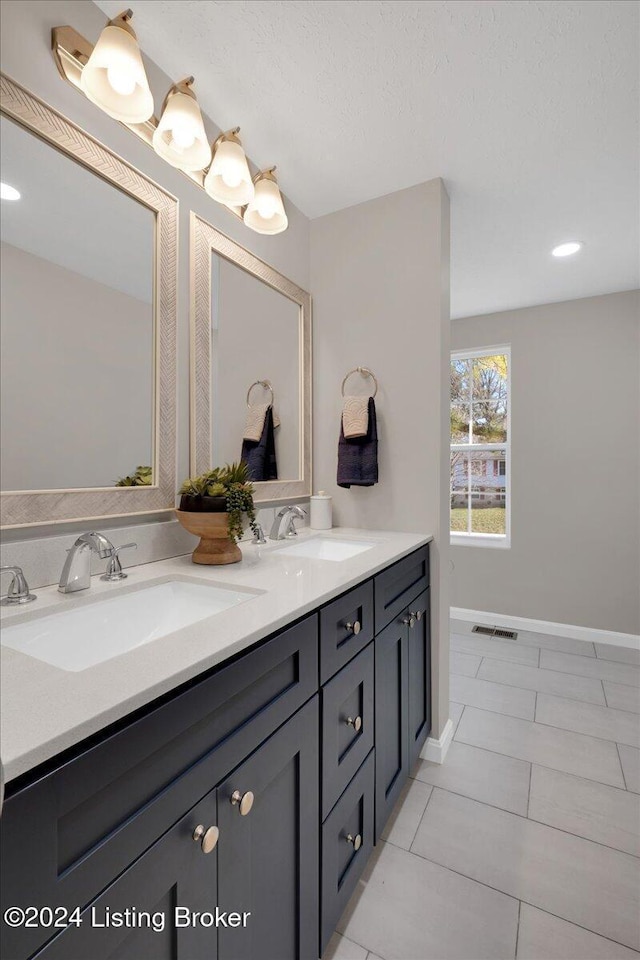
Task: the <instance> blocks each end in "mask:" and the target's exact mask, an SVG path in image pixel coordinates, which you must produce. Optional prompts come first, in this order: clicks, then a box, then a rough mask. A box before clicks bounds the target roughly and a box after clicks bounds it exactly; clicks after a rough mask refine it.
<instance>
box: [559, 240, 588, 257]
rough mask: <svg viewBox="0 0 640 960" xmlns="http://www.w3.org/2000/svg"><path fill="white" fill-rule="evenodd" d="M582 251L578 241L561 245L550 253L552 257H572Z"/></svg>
mask: <svg viewBox="0 0 640 960" xmlns="http://www.w3.org/2000/svg"><path fill="white" fill-rule="evenodd" d="M580 250H582V244H581V243H580V242H579V241H578V240H570V241H569V242H568V243H561V244H559V245H558V246H557V247H554V248H553V250H552V251H551V256H552V257H572V256H573V255H574V253H578V251H580Z"/></svg>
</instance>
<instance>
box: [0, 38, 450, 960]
mask: <svg viewBox="0 0 640 960" xmlns="http://www.w3.org/2000/svg"><path fill="white" fill-rule="evenodd" d="M80 39H82V38H80ZM76 67H77V71H78V74H79V73H80V72H81V71H82V70H83V63H82V61H81V60H78V61H77V64H76ZM0 113H1V118H0V128H1V132H2V160H3V179H4V178H5V177H8V178H9V181H10V182H11V183H12V184H14V186H15V187H16V193H17V194H18V196H20V192H21V191H23V193H24V197H25V202H22V203H21V202H19V201H16V203H15V204H14V205H13V206H12V207H11V208H10V209H9V208H8V207H7V208H6V209H5V207H4V206H3V223H2V236H1V238H0V239H2V253H3V256H2V262H3V268H4V272H3V277H2V283H3V297H4V298H5V299H6V309H5V306H4V300H3V316H2V335H3V351H2V371H1V373H2V377H0V381H1V383H2V387H1V396H0V400H1V401H2V402H1V403H0V410H1V411H2V414H1V416H2V423H1V424H0V427H1V428H2V434H3V456H2V458H1V461H0V464H1V466H0V473H1V476H0V488H1V489H2V493H1V494H0V527H1V528H2V532H3V539H4V541H5V542H4V543H3V551H6V552H4V553H3V562H6V563H8V564H10V565H11V570H12V571H13V573H14V579H13V582H12V583H11V584H10V585H9V587H8V590H9V594H10V598H9V599H13V600H16V599H22V598H26V597H27V594H28V593H29V588H28V586H27V584H26V581H25V580H24V578H22V574H21V573H20V572H18V568H17V567H16V566H15V564H24V567H25V572H26V573H27V579H28V580H31V581H32V583H31V586H32V588H33V590H34V592H35V593H36V594H37V599H36V600H34V601H32V602H29V603H26V604H24V605H22V604H19V603H14V604H12V605H11V606H7V607H2V627H3V630H2V648H1V652H2V671H1V681H2V711H3V716H2V731H1V743H0V750H1V757H2V764H3V766H4V780H5V784H6V790H5V797H4V804H3V808H2V815H1V817H0V839H1V841H2V865H1V871H2V884H1V890H2V914H3V918H4V922H3V925H2V942H1V949H2V956H3V957H4V958H6V960H27V958H36V957H37V958H38V960H54V958H57V960H161V958H173V960H205V958H206V960H216V958H218V960H317V958H318V957H319V956H320V955H321V953H322V951H323V949H324V947H325V945H326V943H327V941H328V940H329V938H330V936H331V934H332V933H333V931H334V929H335V927H336V924H337V922H338V920H339V918H340V915H341V913H342V912H343V910H344V908H345V905H346V903H347V901H348V899H349V897H350V895H351V894H352V893H353V891H354V889H355V887H356V885H357V882H358V878H359V877H360V876H361V874H362V870H363V869H364V866H365V864H366V863H367V860H368V858H369V856H370V854H371V852H372V850H373V847H374V845H375V843H376V841H377V839H378V838H379V837H380V834H381V831H382V829H383V827H384V824H385V822H386V820H387V818H388V816H389V814H390V811H391V809H392V807H393V805H394V803H395V802H396V800H397V798H398V796H399V794H400V791H401V790H402V786H403V783H404V782H405V781H406V778H407V777H408V774H409V770H410V768H411V765H412V764H413V763H414V761H415V760H416V759H417V757H418V755H419V753H420V750H421V747H422V745H423V743H424V741H425V739H426V737H427V735H428V732H429V728H430V634H429V629H430V628H429V622H430V616H429V596H430V590H429V541H430V539H431V538H430V537H427V536H417V535H410V534H393V533H389V532H386V531H385V532H375V531H369V530H365V531H363V530H353V529H334V530H329V531H326V532H323V533H322V534H320V533H318V532H313V531H309V530H306V531H301V532H300V534H299V535H293V536H291V537H290V538H287V539H285V540H284V541H279V542H276V543H274V542H268V543H266V544H261V543H253V544H249V543H243V544H242V553H243V559H242V561H241V562H240V563H237V564H233V565H232V566H229V567H226V568H224V569H223V568H221V567H215V568H210V567H203V566H194V564H192V563H191V558H190V556H188V555H185V556H176V555H177V554H182V553H185V554H186V550H187V544H186V542H185V540H178V535H177V533H176V529H174V530H173V532H171V530H170V529H168V528H171V527H172V526H173V527H174V528H177V526H178V525H177V524H176V523H174V524H171V523H169V522H168V519H169V518H170V517H173V515H174V514H173V511H174V508H175V505H176V491H177V490H178V488H179V485H180V481H181V479H182V478H181V477H178V476H177V470H176V465H177V464H178V463H183V464H185V463H186V461H187V447H188V459H189V472H190V474H191V476H196V475H199V474H202V473H205V472H208V471H210V470H211V469H212V467H214V466H215V465H216V464H217V465H221V464H223V463H225V462H231V461H234V460H237V459H238V458H239V457H240V456H241V451H242V450H244V440H245V433H246V432H247V426H246V423H247V420H248V419H250V413H251V411H250V412H249V413H248V411H247V407H248V406H249V404H250V402H251V403H255V404H256V405H258V406H261V405H263V406H265V407H268V406H270V407H271V417H272V423H274V424H275V422H276V420H277V421H278V425H277V426H274V427H273V433H274V437H273V438H272V440H273V443H272V444H271V440H269V443H270V444H271V445H272V447H273V450H271V454H273V455H271V454H270V457H269V472H268V475H269V477H271V479H267V478H265V479H256V480H255V483H254V497H255V504H256V507H257V508H258V509H269V508H271V507H275V506H277V507H280V506H281V505H282V504H283V503H286V502H291V503H296V504H298V503H301V502H303V501H305V500H308V498H309V496H310V495H311V492H312V474H311V443H312V433H311V417H312V360H311V343H312V329H311V297H310V295H309V293H308V292H306V291H305V290H304V289H302V288H301V287H299V286H298V284H297V283H296V282H294V280H292V279H290V278H289V277H287V276H286V275H284V274H282V273H280V272H279V271H278V270H277V269H275V267H274V266H272V265H270V264H268V263H266V262H265V261H264V260H262V259H261V258H260V257H258V256H257V253H260V254H261V255H262V253H263V251H266V250H268V247H267V246H266V245H263V244H262V243H260V244H258V243H255V242H254V243H253V244H252V246H253V247H254V249H252V250H249V249H245V248H244V247H242V246H240V244H239V243H237V242H236V241H235V240H233V239H232V238H231V237H228V236H226V234H225V233H223V232H222V231H221V230H219V229H218V228H217V227H216V226H214V225H213V224H211V223H210V222H209V217H210V216H213V219H214V221H215V222H216V223H217V222H218V220H221V222H222V224H223V226H224V219H223V217H224V216H225V215H227V214H228V215H229V216H231V214H229V212H228V211H226V212H225V211H224V210H222V212H221V211H220V210H218V209H217V208H216V209H214V208H213V207H212V206H211V205H212V204H213V201H210V200H209V198H207V197H206V195H205V194H203V192H202V191H201V190H199V189H198V188H196V187H195V186H194V185H193V183H191V182H190V181H189V180H188V179H186V180H184V178H182V179H183V180H184V183H182V182H177V181H176V180H171V181H170V185H171V187H172V189H168V188H165V186H163V185H161V184H159V183H157V182H156V181H155V180H151V179H150V178H149V177H148V176H147V175H146V174H145V173H144V172H143V171H141V170H140V169H139V168H138V166H136V167H133V166H131V164H130V163H128V162H127V160H126V159H124V158H122V157H120V156H118V155H116V154H114V153H113V152H112V150H111V149H110V148H109V147H108V146H105V145H104V144H103V143H101V142H98V141H97V140H95V139H93V137H92V136H91V135H90V134H88V133H87V132H85V131H84V130H82V129H80V128H79V127H77V126H76V125H75V124H74V123H73V122H72V121H71V120H69V119H67V118H66V117H64V116H62V115H61V114H59V113H58V112H56V111H55V110H54V109H52V108H51V107H50V106H48V104H47V103H45V102H43V101H42V100H41V99H39V98H38V97H36V96H35V95H34V94H33V93H31V92H30V91H28V90H26V89H25V88H24V87H22V86H20V85H19V84H18V83H16V82H15V81H14V80H12V79H11V78H9V77H7V76H5V75H2V76H0ZM153 169H155V168H153ZM5 171H6V172H5ZM176 194H179V197H178V196H177V195H176ZM27 200H28V201H29V202H26V201H27ZM89 227H90V231H91V239H92V242H91V244H87V242H86V238H87V235H88V233H87V231H88V229H89ZM234 229H235V228H234ZM232 232H233V231H232ZM247 242H250V241H249V240H248V241H247ZM265 243H266V240H265ZM295 246H296V242H295V239H292V240H291V241H290V243H289V246H287V247H285V246H282V247H280V248H278V249H279V253H278V254H277V256H276V252H277V251H276V248H274V257H276V259H277V261H278V263H280V264H281V265H282V264H284V265H285V266H286V265H287V264H288V263H290V264H291V270H292V272H293V273H294V274H295V275H296V276H302V277H303V278H304V270H303V271H301V270H300V261H299V258H298V257H297V256H293V257H290V256H289V255H287V252H286V251H287V250H290V251H291V252H295V251H294V247H295ZM178 247H180V248H181V249H183V250H188V268H187V269H186V270H185V264H184V262H182V258H181V263H179V262H178V257H177V251H178ZM179 273H180V277H179ZM178 282H180V283H181V284H182V286H183V288H184V289H186V288H187V287H188V288H189V289H190V292H191V296H190V316H187V315H186V311H184V312H182V313H181V308H180V304H179V302H178V297H177V290H178ZM43 291H44V294H43ZM87 305H90V309H88V308H87ZM187 328H188V329H189V331H190V337H191V341H190V357H189V360H190V362H189V364H187V363H186V358H185V359H184V360H182V361H180V362H178V361H179V358H178V355H177V344H178V340H179V337H180V336H181V331H182V332H183V333H184V337H185V339H186V337H187V335H188V334H187ZM358 359H359V358H357V357H356V358H354V361H357V360H358ZM346 366H348V364H346ZM187 367H188V369H187ZM340 375H341V371H339V370H336V373H335V377H336V385H335V386H336V398H337V399H336V408H335V410H334V411H333V413H332V411H331V410H327V409H325V410H323V411H321V415H322V416H324V417H331V416H333V415H334V414H335V426H336V441H337V436H338V429H339V403H340V394H339V387H340ZM187 379H188V383H187V382H186V380H187ZM25 384H28V389H25ZM360 388H362V389H363V390H365V391H366V390H367V389H368V384H367V382H366V380H365V383H364V385H359V386H357V387H355V389H358V390H359V389H360ZM182 389H184V395H186V393H187V390H188V391H189V393H190V397H191V411H190V412H191V416H190V429H189V436H188V437H187V436H185V435H183V434H182V433H181V431H180V430H179V424H178V419H177V415H176V414H177V394H178V392H179V390H182ZM267 419H268V418H267ZM25 422H28V423H29V424H30V430H29V431H28V433H27V434H25V431H24V429H22V426H23V424H24V423H25ZM383 442H384V440H383ZM276 455H277V457H276ZM276 459H277V471H276V469H275V461H276ZM273 475H275V478H273ZM390 489H391V488H390ZM362 493H363V495H364V496H366V492H365V491H362ZM350 496H353V494H351V495H350ZM388 496H391V493H388ZM360 502H361V503H362V501H360ZM295 509H296V508H292V509H291V510H290V511H289V512H290V513H291V514H293V512H294V511H295ZM285 514H286V512H285ZM279 516H281V517H282V516H284V515H282V514H280V515H279ZM117 518H128V524H129V526H131V525H132V524H133V523H138V522H139V523H140V525H141V526H140V527H138V528H137V530H138V532H136V533H135V534H134V538H135V539H136V540H138V541H140V548H139V554H142V553H143V551H145V553H144V556H141V557H140V559H139V560H138V564H139V565H138V566H135V567H129V568H128V577H127V578H126V579H122V577H121V574H122V571H121V565H120V559H119V557H118V550H122V551H124V550H125V548H126V547H128V546H132V545H131V544H126V543H125V544H122V545H121V546H120V547H119V548H118V549H117V550H116V549H114V548H113V547H112V545H111V544H110V542H109V541H108V540H107V539H106V538H105V537H104V535H101V534H97V533H87V534H84V535H81V536H80V537H79V538H78V539H77V540H76V542H75V544H74V539H75V537H76V536H77V534H76V535H69V536H68V537H67V534H68V531H69V529H70V528H69V526H68V524H70V523H74V525H75V526H74V529H77V527H78V526H79V525H80V524H82V528H83V529H84V530H87V531H88V530H91V528H93V529H94V530H95V528H96V527H97V528H98V529H100V527H101V525H102V524H103V522H104V526H105V527H109V529H113V526H114V521H115V520H116V519H117ZM155 519H157V520H161V521H163V522H162V523H159V524H155V523H151V522H150V521H151V520H155ZM107 521H109V523H107ZM85 524H86V526H85ZM282 526H283V531H282V532H283V535H285V536H286V534H287V530H288V527H285V526H284V524H283V525H282ZM25 528H29V535H27V534H24V539H22V536H23V535H22V534H21V532H20V531H23V530H24V529H25ZM5 532H6V534H7V535H6V538H5ZM289 532H291V531H289ZM178 533H180V531H178ZM47 534H49V536H47ZM273 535H279V534H278V533H277V532H276V533H274V534H273ZM40 538H41V539H40ZM67 546H69V547H71V551H70V553H69V554H68V556H67V559H66V560H65V552H64V550H65V548H66V547H67ZM58 549H59V557H58V556H57V551H58ZM92 551H93V552H94V553H97V554H98V555H99V557H100V560H99V564H98V562H97V561H96V558H95V557H94V569H93V572H94V574H95V575H94V576H93V577H91V576H90V567H89V559H90V556H91V553H92ZM54 554H55V569H54ZM160 557H173V559H164V560H160V559H158V558H160ZM132 558H133V562H135V559H136V555H135V554H130V553H128V554H127V555H126V558H125V562H131V560H132ZM142 559H145V560H150V561H153V562H146V563H143V562H141V560H142ZM58 564H59V565H58ZM60 570H62V576H61V577H60V579H61V584H60V588H61V589H60V590H59V589H58V586H57V585H50V586H42V584H53V583H54V579H57V578H58V577H59V576H60ZM4 588H5V584H4V582H3V589H4Z"/></svg>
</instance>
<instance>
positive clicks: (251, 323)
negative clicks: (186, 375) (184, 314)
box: [191, 212, 311, 505]
mask: <svg viewBox="0 0 640 960" xmlns="http://www.w3.org/2000/svg"><path fill="white" fill-rule="evenodd" d="M191 332H192V351H191V358H192V359H191V368H192V369H191V473H192V474H193V475H196V474H200V473H204V472H205V471H206V470H209V469H211V468H212V467H213V466H220V465H223V464H225V463H231V462H233V461H236V460H240V459H243V460H245V462H247V464H248V466H249V469H250V476H251V480H252V482H253V484H254V487H255V494H254V499H255V501H256V502H257V503H261V504H263V505H264V504H268V503H269V502H274V501H280V500H295V499H302V498H306V497H308V496H309V495H310V494H311V297H310V296H309V294H308V293H307V292H306V291H305V290H302V289H301V288H300V287H298V286H297V285H296V284H295V283H293V282H292V281H291V280H289V279H288V278H287V277H285V276H283V275H282V274H281V273H278V271H277V270H275V269H274V268H273V267H270V266H269V265H268V264H266V263H264V262H263V261H262V260H260V259H258V257H256V256H254V255H253V254H251V253H249V251H248V250H245V249H244V247H241V246H240V245H239V244H237V243H235V242H234V241H233V240H230V239H229V238H228V237H226V236H225V235H224V234H222V233H220V232H219V231H218V230H216V229H215V228H214V227H212V226H211V225H210V224H209V223H206V221H204V220H202V219H200V217H198V216H197V215H196V214H195V213H193V212H192V214H191Z"/></svg>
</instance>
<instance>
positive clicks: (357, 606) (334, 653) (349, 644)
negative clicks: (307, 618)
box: [320, 580, 373, 683]
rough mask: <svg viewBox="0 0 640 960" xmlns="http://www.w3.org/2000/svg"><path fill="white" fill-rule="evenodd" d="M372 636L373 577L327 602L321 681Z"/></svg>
mask: <svg viewBox="0 0 640 960" xmlns="http://www.w3.org/2000/svg"><path fill="white" fill-rule="evenodd" d="M372 639H373V581H372V580H368V581H367V582H366V583H363V584H361V585H360V586H359V587H354V589H353V590H349V592H348V593H345V594H343V595H342V596H341V597H338V599H337V600H333V601H332V602H331V603H328V604H327V606H326V607H324V608H323V609H322V610H321V611H320V682H321V683H326V682H327V680H328V679H329V678H330V677H332V676H333V675H334V673H337V672H338V670H340V668H341V667H344V665H345V663H348V662H349V660H351V658H352V657H355V655H356V653H359V652H360V650H363V649H364V648H365V647H366V645H367V644H368V643H369V641H370V640H372Z"/></svg>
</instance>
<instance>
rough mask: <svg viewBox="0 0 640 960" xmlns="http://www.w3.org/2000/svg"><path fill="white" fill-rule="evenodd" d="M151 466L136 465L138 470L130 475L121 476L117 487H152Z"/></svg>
mask: <svg viewBox="0 0 640 960" xmlns="http://www.w3.org/2000/svg"><path fill="white" fill-rule="evenodd" d="M152 472H153V471H152V469H151V467H136V472H135V473H133V474H131V475H130V476H128V477H120V479H119V480H117V481H116V487H150V486H151V484H152V483H153V476H152Z"/></svg>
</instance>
